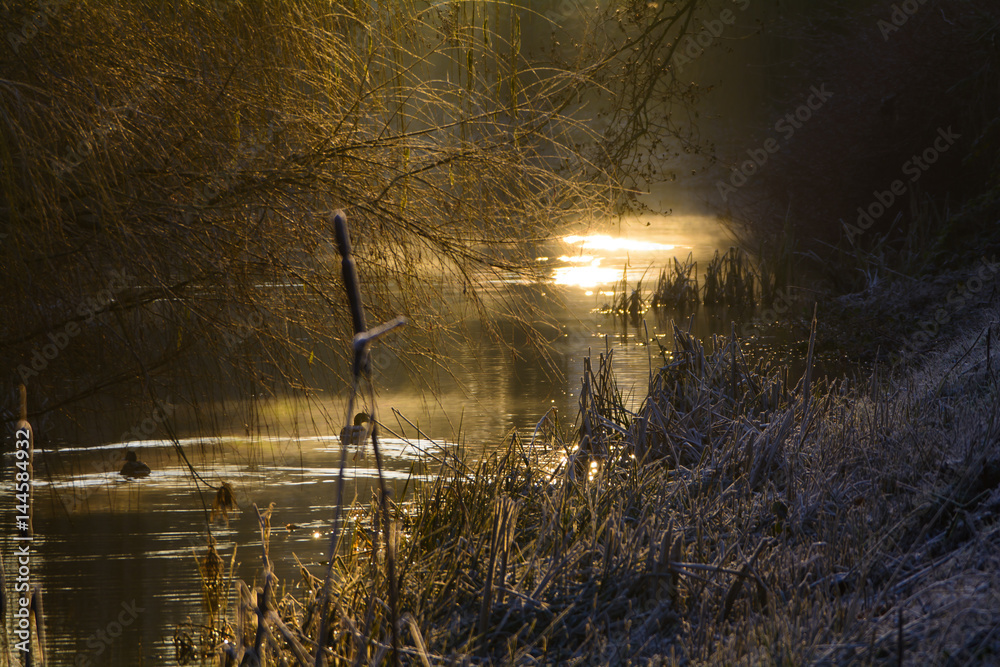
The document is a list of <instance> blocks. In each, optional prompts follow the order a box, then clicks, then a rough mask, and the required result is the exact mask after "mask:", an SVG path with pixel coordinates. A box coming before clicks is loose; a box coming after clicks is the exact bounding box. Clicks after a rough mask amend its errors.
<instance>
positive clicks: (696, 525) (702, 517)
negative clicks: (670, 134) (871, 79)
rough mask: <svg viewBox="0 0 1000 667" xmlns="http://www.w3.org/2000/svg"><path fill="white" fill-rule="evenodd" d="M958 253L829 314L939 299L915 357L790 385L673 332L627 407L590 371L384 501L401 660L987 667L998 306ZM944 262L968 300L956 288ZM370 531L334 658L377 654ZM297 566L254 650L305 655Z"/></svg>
mask: <svg viewBox="0 0 1000 667" xmlns="http://www.w3.org/2000/svg"><path fill="white" fill-rule="evenodd" d="M970 261H971V264H969V267H970V270H971V271H972V273H971V274H969V275H965V274H966V273H968V271H966V272H965V273H963V272H962V270H961V269H951V270H950V271H951V272H949V273H945V274H942V275H939V276H938V277H936V278H925V279H924V280H921V281H917V282H918V283H919V284H921V285H925V286H926V287H925V289H923V290H918V289H916V288H915V287H914V283H913V280H910V279H908V280H907V281H901V282H898V283H892V282H888V283H885V284H884V287H883V288H882V289H883V291H881V292H880V293H879V292H878V291H877V290H873V293H871V294H865V295H851V296H848V297H843V298H841V299H839V300H837V301H836V302H834V304H833V305H831V306H830V307H831V308H840V309H843V312H849V311H850V310H851V309H857V311H858V312H859V313H868V314H869V315H868V317H871V316H872V314H874V313H875V312H876V310H875V307H874V304H876V303H878V304H880V310H879V312H883V313H884V312H888V311H889V310H894V309H906V310H907V312H908V313H909V316H908V318H906V321H905V322H903V321H901V322H900V323H899V325H898V327H897V329H898V330H900V331H908V330H909V329H908V327H910V326H911V325H912V322H910V320H912V319H914V318H915V319H916V321H917V322H918V324H919V322H921V321H924V320H926V319H927V318H928V317H931V318H932V319H933V318H935V317H938V318H939V319H940V316H938V315H937V313H938V311H939V310H941V309H950V310H948V313H949V320H948V321H947V322H941V323H939V325H938V326H939V328H938V333H937V334H936V335H935V336H930V338H929V340H928V342H927V344H926V346H925V347H923V348H920V349H917V348H914V351H913V352H912V353H911V354H909V355H899V356H898V357H897V359H896V360H897V361H898V363H897V365H895V366H890V365H889V364H887V363H884V361H883V363H880V364H876V366H875V371H874V372H873V373H872V374H871V375H870V376H868V377H865V378H862V379H859V380H847V379H841V380H833V381H830V382H821V383H816V382H811V381H810V380H808V379H803V380H802V381H800V382H799V383H798V384H796V385H794V386H793V385H792V384H789V380H788V375H787V371H785V370H784V369H782V368H780V367H776V366H768V365H767V364H764V363H761V362H757V361H755V360H754V359H753V358H752V354H751V353H749V352H748V351H747V350H746V349H745V346H744V345H743V344H742V343H741V344H740V345H736V344H734V343H733V341H727V340H724V339H716V341H715V342H716V345H717V347H716V348H715V349H705V348H704V347H703V346H702V344H701V343H700V342H699V341H698V340H696V339H694V338H692V337H689V336H687V335H685V334H683V333H682V332H676V333H675V345H674V352H673V354H672V355H665V357H664V359H663V361H664V366H663V368H661V370H660V371H659V373H658V374H657V375H656V376H655V377H654V379H653V382H652V384H651V386H650V390H649V395H648V397H647V398H646V401H645V402H644V403H643V405H642V406H641V407H640V409H639V410H638V411H636V412H630V411H629V410H626V409H625V408H624V406H623V405H622V402H621V400H620V397H619V395H618V393H617V390H616V385H615V383H614V379H613V373H612V370H613V365H608V364H607V363H605V362H606V361H607V360H606V359H603V360H598V359H594V360H593V362H592V363H593V366H594V373H593V375H592V376H591V377H590V378H589V379H590V383H589V386H590V388H591V393H590V399H589V400H588V401H587V402H586V409H585V410H583V411H582V416H583V417H584V418H583V419H580V420H578V421H577V424H576V426H574V427H573V428H566V427H565V425H563V426H560V425H558V424H555V423H554V422H552V421H551V420H550V419H549V418H548V417H546V418H545V419H543V420H542V421H541V422H540V423H539V429H538V432H537V434H536V436H535V438H534V439H533V441H532V442H522V441H521V440H519V439H516V438H515V439H513V440H511V441H509V442H508V443H507V444H506V446H505V447H503V448H501V449H500V450H499V451H497V452H496V453H495V454H494V455H493V456H491V457H490V458H488V459H487V460H485V461H482V462H480V463H478V464H477V465H476V466H474V467H466V466H464V465H463V464H461V463H459V462H455V461H449V462H448V463H447V465H445V464H442V465H441V470H442V474H441V476H440V477H439V478H438V479H437V480H435V481H433V482H428V483H425V484H423V485H422V486H421V487H419V489H418V492H417V494H416V497H415V500H414V503H413V507H412V508H410V511H406V512H404V511H402V508H401V507H399V506H396V507H395V508H394V512H393V513H394V521H395V522H396V523H395V527H394V530H393V531H392V534H393V537H394V539H393V540H392V543H393V544H394V551H395V560H394V563H395V572H396V573H397V574H396V580H397V581H398V586H399V587H398V606H397V614H398V616H399V618H400V621H399V627H400V639H399V646H400V651H401V652H402V653H403V655H404V657H403V661H404V662H406V663H414V664H415V663H417V662H420V663H423V664H451V663H455V664H518V665H531V664H588V665H591V664H603V665H618V664H632V663H634V664H881V663H891V664H897V663H904V664H988V663H990V662H991V661H992V660H994V659H995V656H996V654H997V653H998V652H1000V634H998V633H997V631H996V628H997V627H1000V606H998V605H997V603H996V600H997V591H998V586H1000V579H998V576H997V572H1000V562H998V561H1000V557H998V556H997V554H998V553H1000V549H998V546H1000V527H998V525H997V513H998V511H1000V438H998V427H1000V425H998V422H997V411H996V405H997V383H996V374H997V373H1000V358H997V357H998V355H997V354H996V352H995V350H994V349H993V347H994V345H993V338H994V337H995V331H994V329H996V328H997V327H996V322H997V321H998V319H1000V306H998V302H997V300H996V298H995V297H994V295H995V291H994V290H993V289H992V287H987V285H988V284H989V283H987V278H988V277H989V276H988V275H987V274H988V273H990V272H992V271H993V270H994V262H993V259H992V258H986V261H985V263H984V262H982V261H979V260H970ZM977 262H978V263H977ZM955 271H957V272H958V275H961V276H965V277H964V278H961V286H962V287H963V288H964V289H962V290H959V289H958V288H957V287H956V288H954V289H946V288H948V285H949V284H951V281H952V280H953V278H954V277H955V275H954V273H955ZM983 272H986V273H983ZM975 279H979V280H981V281H983V282H982V284H983V287H982V288H981V289H974V286H975V285H976V284H977V283H976V282H975ZM903 293H906V294H909V295H911V300H910V301H907V300H902V299H901V296H900V295H901V294H903ZM958 293H961V294H963V295H964V297H963V299H962V301H961V303H958V301H957V297H956V294H958ZM949 298H950V301H949ZM895 299H900V300H899V301H895ZM941 299H943V300H941ZM939 301H940V303H938V302H939ZM917 302H919V303H922V304H923V307H922V309H919V310H918V309H917V308H916V306H915V305H914V304H915V303H917ZM820 312H822V309H821V311H820ZM928 313H929V315H928ZM857 317H858V319H859V320H862V319H864V316H863V315H861V314H859V315H857ZM949 322H950V323H951V325H952V326H951V327H948V326H946V325H947V324H948V323H949ZM870 324H871V322H870ZM925 329H926V327H923V328H921V329H919V330H925ZM823 331H824V327H823V326H819V327H818V333H817V336H816V338H817V340H816V341H815V343H816V346H818V345H819V344H820V341H819V338H820V336H821V335H822V332H823ZM928 335H929V334H928ZM910 339H911V340H914V341H916V340H922V338H921V337H919V336H915V335H913V336H910ZM896 349H897V350H902V349H904V348H896ZM581 439H582V442H583V443H584V446H583V447H582V448H580V447H579V445H580V443H581ZM543 442H544V446H543V445H542V443H543ZM543 449H544V450H547V451H549V452H552V453H553V454H555V455H556V456H554V457H550V458H549V459H546V458H545V457H543V458H542V459H539V451H541V450H543ZM560 452H565V453H569V454H570V456H569V458H568V459H567V460H564V461H563V462H562V463H561V464H557V465H556V467H555V468H553V467H552V461H558V460H559V458H560V457H559V456H558V453H560ZM546 460H548V461H549V463H545V461H546ZM587 472H589V473H590V474H589V475H588V474H585V473H587ZM369 520H371V521H373V522H374V523H375V526H376V527H377V525H378V522H377V521H375V520H374V518H373V515H371V516H369ZM366 521H367V520H366ZM366 525H371V524H367V523H366ZM378 535H379V533H377V532H372V531H369V530H366V529H362V528H361V527H360V524H359V527H358V528H357V529H356V530H355V531H354V532H352V533H349V534H348V535H347V536H345V544H343V545H342V549H341V551H340V556H339V557H338V558H337V559H336V561H335V565H334V568H333V575H332V597H331V600H332V601H333V602H332V611H331V613H330V614H329V615H328V617H327V620H328V621H329V625H328V626H327V627H328V628H329V635H328V638H327V644H326V645H327V646H328V647H329V649H328V650H329V654H330V658H331V664H340V663H344V664H347V663H348V662H353V661H355V660H357V659H359V658H360V659H363V660H366V661H372V660H373V661H374V662H375V663H376V664H381V663H382V662H383V660H388V657H389V655H390V649H389V647H390V645H391V633H390V632H389V630H388V628H389V627H390V618H391V616H392V611H391V605H390V602H389V601H390V595H389V584H388V579H387V576H386V562H387V560H386V558H385V550H384V548H383V547H382V546H381V545H380V544H378V543H376V544H375V546H374V547H373V542H372V536H378ZM302 576H303V578H302V580H301V581H299V582H296V588H297V589H298V592H296V593H289V594H287V595H286V596H285V597H284V598H282V599H280V600H278V601H277V602H276V603H275V602H268V601H267V600H265V599H263V598H261V597H260V595H259V594H258V595H257V596H256V598H255V600H257V601H259V604H260V605H263V606H264V608H265V609H268V608H270V609H274V610H275V611H276V612H277V614H278V616H280V618H281V619H282V620H283V623H284V626H285V630H282V632H285V631H287V632H286V635H285V638H284V639H278V638H277V637H278V634H277V632H278V628H280V626H279V625H277V622H276V620H275V617H273V616H272V617H271V621H270V624H271V628H272V630H273V631H275V632H276V635H275V637H276V638H275V640H274V642H273V643H272V644H271V649H268V650H273V651H275V652H279V651H280V652H283V651H286V650H288V647H289V646H296V647H297V648H296V649H295V650H298V649H303V650H307V652H309V653H311V652H312V651H313V650H314V649H313V648H308V649H307V647H309V646H310V639H309V638H311V637H316V636H318V632H319V624H318V618H319V614H317V613H316V612H317V605H318V600H319V599H321V588H322V586H321V584H322V578H321V577H322V576H323V573H321V572H308V571H307V570H306V569H304V568H303V570H302ZM291 584H292V582H285V590H291ZM277 590H278V589H276V588H273V589H271V594H272V595H273V594H274V593H275V591H277ZM272 599H273V598H272ZM245 602H246V604H247V605H248V607H252V606H253V605H252V604H251V603H250V598H249V597H247V598H246V600H245ZM268 605H273V606H268ZM258 608H259V607H258ZM238 627H240V626H239V625H237V624H232V625H225V624H224V625H223V628H224V634H225V635H226V636H227V638H228V639H229V640H230V641H231V642H232V643H231V644H229V647H230V650H231V651H233V655H234V657H236V658H237V664H238V660H239V659H242V656H241V654H242V653H243V652H244V651H246V650H248V649H249V648H251V647H252V646H253V644H254V637H253V636H252V633H250V632H249V628H250V627H253V624H247V623H244V624H243V625H242V627H243V628H244V632H245V633H246V634H245V635H244V636H243V637H242V638H241V637H240V633H239V632H238V631H237V628H238ZM218 637H220V636H217V638H218Z"/></svg>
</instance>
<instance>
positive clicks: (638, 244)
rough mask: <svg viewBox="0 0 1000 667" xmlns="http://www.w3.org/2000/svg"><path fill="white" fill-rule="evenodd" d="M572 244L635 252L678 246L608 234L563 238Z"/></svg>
mask: <svg viewBox="0 0 1000 667" xmlns="http://www.w3.org/2000/svg"><path fill="white" fill-rule="evenodd" d="M563 241H565V242H566V243H569V244H570V245H575V246H579V247H581V248H587V249H588V250H589V249H596V250H612V251H614V250H630V251H633V252H658V251H666V250H673V249H674V248H675V247H676V246H673V245H668V244H665V243H653V242H652V241H638V240H635V239H623V238H615V237H613V236H608V235H607V234H591V235H589V236H567V237H565V238H564V239H563Z"/></svg>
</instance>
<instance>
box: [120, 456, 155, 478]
mask: <svg viewBox="0 0 1000 667" xmlns="http://www.w3.org/2000/svg"><path fill="white" fill-rule="evenodd" d="M151 472H152V471H151V470H150V469H149V466H148V465H146V464H145V463H143V462H142V461H140V460H139V459H138V457H137V456H136V455H135V452H129V453H127V454H126V455H125V465H123V466H122V469H121V472H120V473H119V474H120V475H124V476H125V477H149V473H151Z"/></svg>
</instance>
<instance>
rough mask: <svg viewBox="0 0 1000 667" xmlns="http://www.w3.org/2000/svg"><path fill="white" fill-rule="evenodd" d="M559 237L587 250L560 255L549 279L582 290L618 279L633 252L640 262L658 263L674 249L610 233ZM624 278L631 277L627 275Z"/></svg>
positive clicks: (664, 260) (670, 245) (663, 244)
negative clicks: (585, 252) (557, 264)
mask: <svg viewBox="0 0 1000 667" xmlns="http://www.w3.org/2000/svg"><path fill="white" fill-rule="evenodd" d="M562 240H563V242H565V243H566V244H568V245H570V246H573V247H574V248H576V249H578V250H580V251H583V250H587V251H588V253H587V254H582V253H581V254H578V255H570V254H564V255H562V256H560V257H559V258H558V261H559V262H560V263H561V264H562V266H556V267H555V268H554V269H553V270H552V280H553V282H555V284H556V285H568V286H573V287H581V288H584V289H587V288H594V287H598V286H599V285H610V284H613V283H617V282H620V281H621V280H622V278H623V277H625V276H626V275H627V274H628V272H629V267H630V264H632V262H631V259H632V256H633V254H634V255H635V256H636V258H641V259H642V261H646V260H649V261H651V262H655V263H656V264H658V265H659V264H664V263H665V262H666V261H667V259H668V257H669V255H668V254H667V253H671V251H673V250H675V249H677V248H678V246H677V245H675V244H670V243H659V242H656V241H648V240H639V239H631V238H625V237H616V236H611V235H610V234H589V235H586V236H579V235H573V236H566V237H564V238H563V239H562ZM654 258H655V259H654ZM639 270H642V269H639ZM628 278H629V279H630V280H633V279H634V277H633V276H630V275H629V276H628Z"/></svg>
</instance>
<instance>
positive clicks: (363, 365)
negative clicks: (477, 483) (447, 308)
mask: <svg viewBox="0 0 1000 667" xmlns="http://www.w3.org/2000/svg"><path fill="white" fill-rule="evenodd" d="M333 224H334V233H335V235H336V237H337V246H338V248H339V250H340V255H341V274H342V276H343V279H344V291H345V292H346V294H347V301H348V304H349V306H350V310H351V323H352V325H353V328H354V335H355V341H354V345H353V352H354V358H353V363H352V377H353V382H352V385H353V386H352V388H351V400H350V402H349V406H350V407H349V409H348V412H350V410H351V409H353V405H354V396H356V395H357V392H358V388H359V386H360V385H361V381H362V379H365V380H368V383H369V387H370V386H371V365H370V362H369V354H368V347H369V344H370V342H371V340H372V339H374V338H376V337H378V336H380V335H382V334H384V333H386V332H388V331H391V330H392V329H394V328H396V327H397V326H400V325H401V324H402V320H400V319H399V318H397V319H396V320H394V321H393V322H390V323H389V324H387V325H383V326H380V327H376V330H375V331H373V332H369V331H368V327H367V324H366V323H365V309H364V306H363V304H362V301H361V282H360V281H359V280H358V271H357V266H356V265H355V262H354V257H353V256H352V254H351V237H350V232H349V230H348V228H347V218H346V216H345V215H344V212H343V211H336V212H335V213H334V219H333ZM372 393H373V399H374V391H373V392H372ZM371 424H372V427H371V435H370V437H371V439H372V448H373V449H374V451H375V466H376V469H377V470H378V485H379V508H380V509H381V514H382V522H381V523H382V533H383V535H384V536H385V560H386V570H387V575H388V578H389V615H390V622H391V626H392V627H391V628H390V630H391V638H392V664H393V665H396V666H397V667H398V665H399V608H398V591H397V587H396V562H395V560H396V559H395V554H394V549H393V546H394V545H393V540H392V536H391V529H392V521H391V519H390V515H389V492H388V490H387V488H386V484H385V475H384V473H383V464H382V451H381V448H380V447H379V442H378V421H377V420H376V418H375V405H374V401H373V404H372V406H371ZM346 466H347V442H346V441H342V442H341V453H340V472H339V475H338V477H337V504H336V507H335V509H334V525H333V532H332V534H331V536H330V546H329V551H328V557H329V560H328V563H327V570H326V577H325V579H324V582H323V594H322V596H321V599H322V602H321V603H320V607H319V611H320V633H319V637H318V638H317V646H316V658H315V667H322V664H323V638H324V637H325V636H326V627H327V606H328V605H329V597H330V586H331V581H332V576H333V563H334V557H335V556H336V553H337V545H338V541H339V537H340V520H341V508H342V506H343V496H344V471H345V468H346Z"/></svg>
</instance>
